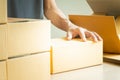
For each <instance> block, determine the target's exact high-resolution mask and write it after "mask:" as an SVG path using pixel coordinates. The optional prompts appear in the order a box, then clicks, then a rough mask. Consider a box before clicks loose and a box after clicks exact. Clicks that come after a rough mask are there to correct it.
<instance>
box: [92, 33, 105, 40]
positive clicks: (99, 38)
mask: <svg viewBox="0 0 120 80" xmlns="http://www.w3.org/2000/svg"><path fill="white" fill-rule="evenodd" d="M94 34H95V35H96V37H97V39H98V40H99V41H102V40H103V39H102V38H101V37H100V36H99V35H98V34H97V33H96V32H94Z"/></svg>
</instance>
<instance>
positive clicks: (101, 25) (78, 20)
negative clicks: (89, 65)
mask: <svg viewBox="0 0 120 80" xmlns="http://www.w3.org/2000/svg"><path fill="white" fill-rule="evenodd" d="M69 19H70V20H71V21H72V22H73V23H74V24H76V25H78V26H82V27H84V28H86V29H88V30H91V31H95V32H97V33H98V34H99V35H100V36H101V37H102V38H103V42H104V44H103V49H104V52H107V53H120V17H117V19H116V20H115V18H114V16H105V15H97V14H96V15H69Z"/></svg>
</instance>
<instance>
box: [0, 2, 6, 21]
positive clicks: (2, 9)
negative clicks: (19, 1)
mask: <svg viewBox="0 0 120 80" xmlns="http://www.w3.org/2000/svg"><path fill="white" fill-rule="evenodd" d="M0 23H7V0H0Z"/></svg>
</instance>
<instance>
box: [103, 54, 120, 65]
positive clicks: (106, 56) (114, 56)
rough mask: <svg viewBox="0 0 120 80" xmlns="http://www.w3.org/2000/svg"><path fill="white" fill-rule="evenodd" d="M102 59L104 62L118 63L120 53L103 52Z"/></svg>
mask: <svg viewBox="0 0 120 80" xmlns="http://www.w3.org/2000/svg"><path fill="white" fill-rule="evenodd" d="M103 59H104V61H105V62H112V63H115V64H120V54H110V53H104V55H103Z"/></svg>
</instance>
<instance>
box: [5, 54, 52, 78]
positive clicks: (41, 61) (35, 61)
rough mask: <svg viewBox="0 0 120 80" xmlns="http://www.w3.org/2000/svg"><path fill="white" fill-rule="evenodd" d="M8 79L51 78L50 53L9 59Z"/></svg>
mask: <svg viewBox="0 0 120 80" xmlns="http://www.w3.org/2000/svg"><path fill="white" fill-rule="evenodd" d="M7 70H8V71H7V72H8V80H50V53H49V52H45V53H39V54H33V55H28V56H23V57H18V58H12V59H8V60H7Z"/></svg>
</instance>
